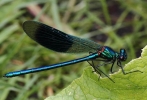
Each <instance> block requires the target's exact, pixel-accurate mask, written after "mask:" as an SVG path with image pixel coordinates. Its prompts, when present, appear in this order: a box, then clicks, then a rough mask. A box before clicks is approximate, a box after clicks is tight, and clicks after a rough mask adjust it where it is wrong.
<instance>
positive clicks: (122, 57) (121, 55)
mask: <svg viewBox="0 0 147 100" xmlns="http://www.w3.org/2000/svg"><path fill="white" fill-rule="evenodd" d="M126 59H127V52H126V50H125V49H120V53H119V60H121V61H125V60H126Z"/></svg>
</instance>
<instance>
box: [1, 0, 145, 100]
mask: <svg viewBox="0 0 147 100" xmlns="http://www.w3.org/2000/svg"><path fill="white" fill-rule="evenodd" d="M146 5H147V2H146V1H145V0H116V1H115V0H112V1H110V0H80V1H79V0H0V75H1V79H0V100H42V99H44V98H46V97H48V96H50V95H55V94H57V93H58V92H60V91H61V90H62V89H64V88H65V87H66V86H68V85H69V84H70V83H71V82H72V81H73V80H74V79H76V78H78V77H80V76H81V74H82V71H83V69H84V68H85V67H86V66H89V65H88V63H87V62H83V63H79V64H75V65H70V66H66V67H63V68H58V69H53V70H49V71H44V72H39V73H34V74H28V75H23V76H19V77H14V78H3V77H2V76H3V75H4V74H5V73H7V72H10V71H16V70H21V69H27V68H33V67H39V66H43V65H50V64H54V63H59V62H63V61H68V60H72V59H75V58H79V57H83V56H85V55H88V54H81V55H79V54H78V55H76V54H62V53H57V52H54V51H51V50H48V49H46V48H44V47H42V46H40V45H39V44H37V43H36V42H34V41H33V40H31V39H30V38H29V37H28V36H27V35H26V34H25V33H24V31H23V29H22V24H23V22H24V21H26V20H36V21H40V22H42V23H45V24H47V25H50V26H52V27H55V28H57V29H59V30H61V31H63V32H65V33H68V34H71V35H75V36H79V37H82V38H89V39H92V40H94V41H96V42H98V43H99V44H101V45H107V46H110V47H112V48H113V49H114V50H116V51H118V52H119V49H120V48H125V49H126V50H127V53H128V60H127V61H126V62H125V63H127V62H128V61H130V60H131V59H133V58H136V57H139V56H140V53H141V49H142V48H143V47H144V46H145V45H146V44H147V6H146ZM125 63H124V64H125ZM102 70H104V71H105V69H104V67H103V68H102Z"/></svg>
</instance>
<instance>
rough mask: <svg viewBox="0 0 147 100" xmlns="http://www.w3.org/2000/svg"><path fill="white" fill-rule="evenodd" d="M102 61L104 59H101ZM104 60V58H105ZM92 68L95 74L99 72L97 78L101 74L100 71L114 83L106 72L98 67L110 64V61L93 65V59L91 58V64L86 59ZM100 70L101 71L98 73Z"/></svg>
mask: <svg viewBox="0 0 147 100" xmlns="http://www.w3.org/2000/svg"><path fill="white" fill-rule="evenodd" d="M103 61H104V60H103ZM105 61H106V60H105ZM87 62H88V63H89V64H90V65H91V66H92V67H93V68H94V71H93V72H96V73H97V74H99V78H98V80H99V79H100V76H101V73H103V74H104V75H105V76H106V77H108V78H109V79H110V80H111V81H112V82H113V83H115V82H114V81H113V80H112V79H111V78H110V77H109V76H108V75H107V74H105V73H104V72H103V71H101V70H100V69H99V68H98V67H100V66H103V65H106V64H110V63H112V62H107V63H103V64H101V65H99V66H94V63H93V60H92V64H91V63H90V62H89V61H87ZM100 72H101V73H100Z"/></svg>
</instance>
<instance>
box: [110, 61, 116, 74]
mask: <svg viewBox="0 0 147 100" xmlns="http://www.w3.org/2000/svg"><path fill="white" fill-rule="evenodd" d="M115 61H116V60H114V61H112V65H111V69H110V71H111V73H113V71H112V70H113V65H114V63H115Z"/></svg>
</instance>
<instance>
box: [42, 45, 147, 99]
mask: <svg viewBox="0 0 147 100" xmlns="http://www.w3.org/2000/svg"><path fill="white" fill-rule="evenodd" d="M146 66H147V46H146V47H145V48H144V49H143V50H142V54H141V57H139V58H137V59H134V60H132V61H130V62H129V63H128V64H126V65H125V68H124V70H125V71H126V72H129V71H134V70H140V71H142V72H143V73H140V72H135V73H131V74H127V75H123V73H122V71H121V70H119V71H118V72H115V73H114V74H111V75H110V78H112V79H113V80H114V81H115V83H113V82H111V81H110V80H109V79H108V78H101V79H100V80H99V81H98V76H97V75H96V74H93V73H92V68H91V67H88V68H86V69H85V70H84V73H83V75H82V76H81V77H80V78H78V79H76V80H74V81H73V82H72V83H71V84H70V85H69V86H68V87H67V88H65V89H64V90H62V91H61V92H60V93H58V94H57V95H56V96H50V97H48V98H46V99H45V100H144V98H145V97H146V96H147V90H146V87H147V77H146V76H147V75H146V74H147V67H146Z"/></svg>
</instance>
